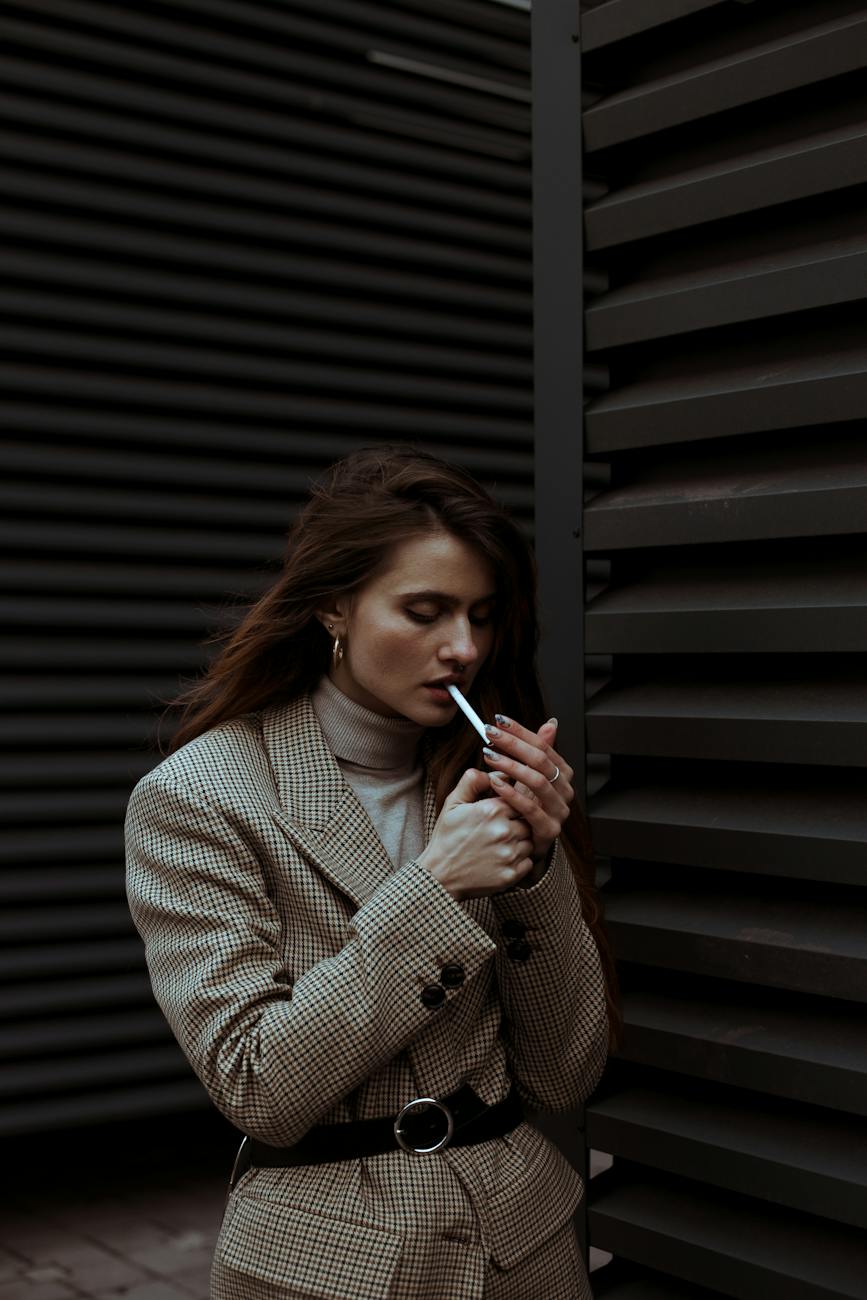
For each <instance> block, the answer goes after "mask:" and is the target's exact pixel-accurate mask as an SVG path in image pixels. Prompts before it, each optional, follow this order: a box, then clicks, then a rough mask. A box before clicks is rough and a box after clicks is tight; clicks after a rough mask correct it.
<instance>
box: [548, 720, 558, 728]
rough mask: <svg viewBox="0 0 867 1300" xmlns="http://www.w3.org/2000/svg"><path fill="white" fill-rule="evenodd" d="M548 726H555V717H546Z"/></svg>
mask: <svg viewBox="0 0 867 1300" xmlns="http://www.w3.org/2000/svg"><path fill="white" fill-rule="evenodd" d="M548 726H549V727H556V726H557V719H556V718H549V719H548Z"/></svg>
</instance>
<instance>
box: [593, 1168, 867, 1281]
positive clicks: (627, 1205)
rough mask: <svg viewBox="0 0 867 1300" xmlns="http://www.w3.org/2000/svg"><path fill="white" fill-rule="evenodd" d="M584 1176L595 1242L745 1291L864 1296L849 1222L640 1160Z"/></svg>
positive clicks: (866, 1245)
mask: <svg viewBox="0 0 867 1300" xmlns="http://www.w3.org/2000/svg"><path fill="white" fill-rule="evenodd" d="M591 1186H592V1187H593V1191H594V1196H593V1200H592V1202H591V1205H590V1211H589V1224H590V1241H591V1244H592V1245H594V1246H596V1247H598V1248H601V1249H602V1250H612V1251H617V1253H618V1255H621V1256H625V1257H627V1258H629V1259H632V1260H635V1261H637V1262H639V1263H642V1264H647V1265H649V1266H651V1267H654V1268H658V1269H664V1270H665V1271H666V1272H671V1273H673V1274H674V1275H675V1276H676V1277H681V1278H684V1279H685V1280H687V1281H691V1282H698V1283H702V1282H706V1281H707V1280H708V1279H709V1278H712V1279H713V1281H714V1285H715V1286H716V1287H718V1288H719V1289H720V1290H722V1291H723V1293H724V1294H726V1295H731V1296H737V1297H750V1300H759V1298H760V1297H761V1296H767V1295H777V1296H785V1297H786V1300H863V1296H864V1276H865V1273H867V1241H865V1239H864V1235H863V1234H862V1233H860V1232H858V1231H857V1230H855V1229H852V1228H848V1227H843V1226H841V1225H838V1224H833V1223H830V1222H829V1221H828V1220H824V1219H816V1218H813V1217H812V1216H810V1215H805V1214H799V1213H798V1212H797V1211H795V1210H780V1209H778V1208H777V1207H775V1206H771V1205H769V1204H768V1203H767V1202H764V1201H757V1200H753V1199H752V1198H749V1197H741V1196H737V1195H735V1194H733V1193H726V1192H721V1191H714V1190H711V1189H709V1188H703V1187H700V1186H699V1185H698V1184H696V1183H693V1182H691V1181H688V1180H686V1179H677V1178H674V1177H672V1176H668V1177H663V1176H661V1175H660V1176H652V1175H648V1174H647V1172H646V1171H643V1170H640V1169H636V1170H635V1171H634V1173H633V1172H632V1171H629V1172H627V1171H626V1170H624V1169H620V1170H618V1169H617V1168H616V1167H615V1168H614V1169H611V1170H608V1171H607V1172H606V1173H604V1174H601V1175H599V1177H598V1179H594V1180H593V1184H591Z"/></svg>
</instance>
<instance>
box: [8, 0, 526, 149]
mask: <svg viewBox="0 0 867 1300" xmlns="http://www.w3.org/2000/svg"><path fill="white" fill-rule="evenodd" d="M7 8H8V5H7ZM21 12H22V13H23V14H25V15H26V18H27V19H33V18H38V19H39V21H36V22H33V21H31V22H28V21H21V20H20V19H18V18H14V17H6V16H0V36H2V37H3V39H4V40H5V41H7V42H8V43H9V45H11V46H22V47H23V48H24V49H26V50H28V51H29V50H37V51H40V52H45V53H49V54H50V55H53V56H55V57H56V56H57V55H60V57H61V58H62V59H68V60H69V61H70V62H75V61H77V60H80V61H82V62H85V63H88V64H91V65H98V64H102V65H103V66H104V67H105V68H106V70H107V71H108V72H109V73H111V72H115V71H118V70H124V71H125V72H126V73H127V74H128V75H133V76H143V77H152V78H153V79H154V80H156V81H158V82H166V81H168V82H175V83H176V84H178V85H182V86H184V87H188V86H189V87H195V88H196V89H197V91H198V92H199V93H201V94H202V95H204V96H207V95H212V96H214V97H215V98H217V99H222V98H224V97H228V96H230V95H231V96H234V97H237V98H238V99H242V100H243V99H247V100H250V101H253V102H254V103H255V102H260V103H266V104H272V105H274V106H279V107H281V108H282V109H283V110H284V111H287V112H291V113H295V114H303V113H305V112H309V111H310V100H311V95H313V96H315V100H316V105H317V109H318V111H319V112H320V113H322V114H323V115H324V114H331V115H339V116H341V117H346V118H348V119H349V120H350V121H351V120H352V119H353V117H355V116H356V115H358V116H361V115H362V114H363V113H364V111H365V110H366V109H368V108H369V106H370V105H376V106H377V107H379V108H380V109H385V110H387V111H388V112H390V113H391V114H393V115H394V116H395V117H397V118H405V119H407V120H410V121H412V120H413V118H414V117H415V118H416V119H417V120H418V121H419V122H420V123H424V122H425V119H426V118H427V117H428V116H429V115H431V114H433V115H435V116H436V117H438V118H439V119H440V121H442V122H443V123H444V124H446V123H447V124H449V125H450V126H451V127H452V128H453V129H454V131H455V132H456V133H459V132H461V131H462V130H463V131H466V130H467V129H468V126H471V127H473V128H475V129H476V131H478V132H479V133H480V134H482V133H483V134H484V135H489V136H490V137H491V138H492V139H493V140H495V141H496V140H502V141H503V142H506V141H508V140H509V136H510V134H511V133H512V132H514V133H515V135H518V136H520V135H522V134H525V133H526V132H528V131H529V114H528V112H527V110H526V109H523V108H518V107H516V106H514V105H513V104H512V103H510V101H508V100H502V99H499V98H495V97H494V96H492V95H483V94H478V93H473V92H471V91H467V90H463V89H461V90H456V89H454V88H452V87H447V88H446V87H444V86H442V85H441V84H437V83H434V82H430V81H428V80H426V79H422V78H420V77H409V76H401V75H398V74H396V73H393V74H391V75H390V76H389V77H388V78H387V80H386V78H384V77H383V75H382V73H380V72H377V71H376V70H374V69H371V68H370V67H367V66H365V65H364V64H363V63H362V62H361V61H360V60H357V59H356V60H352V61H349V60H346V59H339V58H327V57H324V56H322V55H317V54H314V53H312V52H311V51H310V50H304V51H295V50H294V49H292V48H291V47H288V46H285V45H282V44H277V43H275V42H273V41H250V40H246V41H245V40H241V39H240V38H239V37H238V36H237V35H234V34H233V35H231V36H228V35H226V36H223V35H222V34H221V33H220V32H219V31H217V30H216V29H215V28H213V27H212V26H208V27H203V26H201V25H197V26H189V25H187V24H184V23H180V22H177V21H176V20H173V21H171V22H160V21H159V20H157V19H155V18H154V17H153V16H152V15H150V14H148V15H138V14H135V13H134V12H133V11H131V10H129V9H120V8H118V7H117V6H116V5H100V4H87V3H82V2H81V0H27V4H26V5H22V7H21ZM46 19H47V21H46ZM57 19H60V22H57V21H56V20H57ZM76 21H78V22H80V23H81V24H82V28H81V30H79V31H76V30H74V29H73V28H72V27H71V24H72V23H75V22H76ZM87 29H90V30H87ZM94 32H95V33H96V34H94ZM251 68H253V69H255V71H250V69H251Z"/></svg>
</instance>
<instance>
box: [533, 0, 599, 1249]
mask: <svg viewBox="0 0 867 1300" xmlns="http://www.w3.org/2000/svg"><path fill="white" fill-rule="evenodd" d="M578 20H579V8H578V0H538V3H536V4H534V5H533V8H532V22H531V41H532V60H531V67H532V74H531V75H532V88H533V109H532V120H533V126H532V132H533V135H532V140H533V312H534V327H533V335H534V383H535V503H534V504H535V532H536V542H535V548H536V560H537V563H538V567H539V614H540V618H541V624H542V638H541V643H540V647H539V667H540V672H541V676H542V682H543V685H544V689H545V693H546V696H547V699H548V702H549V704H550V707H551V708H552V709H553V711H554V713H555V714H556V716H557V718H558V719H559V723H560V725H559V728H558V732H557V745H558V749H560V750H561V752H562V753H563V754H564V755H565V756H566V757H568V759H569V763H570V764H571V766H572V767H573V768H574V769H575V780H574V785H575V789H576V792H577V793H576V797H577V798H579V799H584V800H585V803H586V794H585V791H586V761H585V739H584V555H583V541H582V532H583V529H582V522H583V520H582V515H583V496H584V488H583V460H584V429H583V349H584V342H583V328H582V327H583V319H582V317H583V277H582V261H583V229H582V222H583V214H582V165H581V146H582V139H581V55H580V46H579V27H578ZM539 1127H540V1128H542V1129H543V1131H545V1132H546V1133H547V1134H548V1136H549V1137H550V1138H551V1139H552V1140H553V1141H555V1142H556V1143H557V1145H558V1146H559V1147H560V1149H561V1150H562V1151H563V1152H564V1154H565V1155H566V1156H567V1157H568V1159H569V1160H570V1161H571V1163H572V1164H573V1165H574V1166H575V1167H576V1168H577V1169H578V1171H579V1172H580V1173H582V1174H584V1175H585V1177H587V1175H588V1173H589V1170H588V1155H587V1150H586V1144H585V1140H584V1123H583V1109H582V1110H578V1111H575V1112H572V1113H571V1114H570V1115H557V1116H542V1117H540V1122H539ZM588 1185H589V1179H588ZM576 1227H577V1229H578V1235H579V1239H580V1241H581V1246H582V1249H583V1250H584V1252H585V1256H586V1251H587V1197H586V1196H585V1198H584V1200H583V1201H582V1203H581V1205H580V1207H579V1211H578V1215H577V1217H576Z"/></svg>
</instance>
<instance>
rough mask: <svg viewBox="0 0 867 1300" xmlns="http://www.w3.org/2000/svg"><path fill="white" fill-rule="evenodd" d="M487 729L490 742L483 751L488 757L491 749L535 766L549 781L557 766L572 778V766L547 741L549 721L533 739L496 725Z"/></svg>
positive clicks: (528, 765) (568, 777) (529, 765)
mask: <svg viewBox="0 0 867 1300" xmlns="http://www.w3.org/2000/svg"><path fill="white" fill-rule="evenodd" d="M486 731H487V732H488V737H489V742H488V744H487V745H486V747H485V749H484V751H483V752H484V754H485V756H486V757H487V755H488V753H489V752H491V751H492V752H493V753H495V754H497V753H502V754H506V755H508V757H509V758H514V759H516V760H517V761H518V762H521V763H525V764H526V765H527V767H532V768H534V769H535V770H536V771H537V772H539V773H541V775H542V776H544V777H546V778H547V779H548V780H549V781H550V779H551V777H552V776H553V775H554V774H555V772H556V770H557V768H559V769H560V771H561V773H562V772H565V773H566V776H567V780H569V779H571V776H572V769H571V767H569V764H568V763H567V762H566V760H565V758H563V757H562V756H561V755H560V754H558V753H557V752H556V750H554V749H553V747H552V746H551V745H550V744H548V742H547V739H546V737H547V736H548V735H549V732H550V728H549V727H548V724H547V723H545V724H544V725H543V727H541V728H540V729H539V736H533V737H532V741H530V740H523V739H521V737H519V736H517V735H511V734H510V733H509V732H506V731H501V730H500V729H499V728H496V727H488V728H486ZM530 734H532V733H530Z"/></svg>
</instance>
